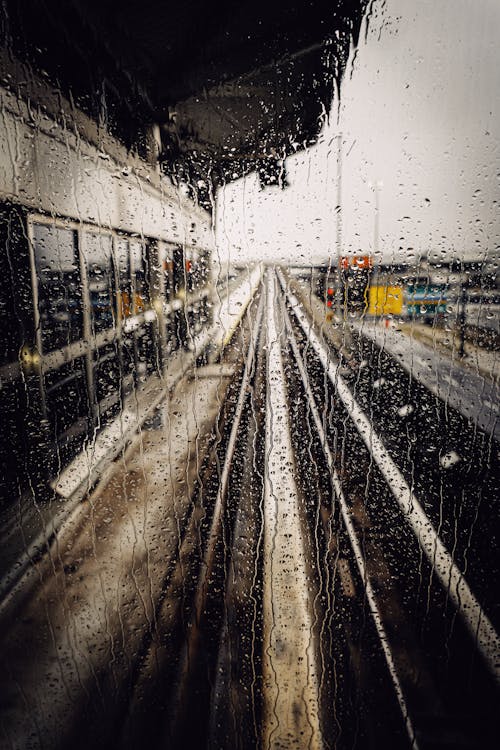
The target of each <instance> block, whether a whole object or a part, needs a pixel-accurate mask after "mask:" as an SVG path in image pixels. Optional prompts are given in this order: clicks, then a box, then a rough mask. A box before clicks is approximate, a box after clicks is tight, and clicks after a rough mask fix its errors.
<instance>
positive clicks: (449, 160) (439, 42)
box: [216, 0, 500, 263]
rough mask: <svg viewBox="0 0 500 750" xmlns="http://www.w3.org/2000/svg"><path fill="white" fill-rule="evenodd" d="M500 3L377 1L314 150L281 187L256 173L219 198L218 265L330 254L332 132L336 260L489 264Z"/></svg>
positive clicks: (499, 235)
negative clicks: (418, 257) (476, 260)
mask: <svg viewBox="0 0 500 750" xmlns="http://www.w3.org/2000/svg"><path fill="white" fill-rule="evenodd" d="M499 32H500V0H439V1H438V2H436V0H387V2H385V3H382V2H380V0H379V1H377V0H376V2H375V4H374V14H373V17H372V19H371V23H370V27H369V30H368V34H367V39H366V42H365V40H364V29H363V30H362V38H361V42H360V46H359V49H358V52H357V55H356V57H355V59H354V61H352V59H351V62H350V67H349V68H348V73H347V75H346V78H345V79H344V82H343V87H342V100H341V104H340V109H339V107H338V102H334V106H333V110H332V112H331V113H330V118H329V122H328V123H325V126H324V128H323V131H322V134H321V137H320V139H319V142H318V144H317V145H316V146H314V147H313V148H311V149H309V150H308V151H306V152H302V153H300V154H297V155H296V156H294V157H291V158H289V159H288V160H287V171H288V179H289V182H290V187H289V188H287V189H286V190H284V191H281V190H280V189H278V188H266V189H265V190H261V189H260V187H259V184H258V179H257V177H256V175H254V174H252V175H249V176H248V177H247V178H245V179H243V180H238V181H236V182H234V183H231V184H229V185H227V186H226V187H225V188H222V189H221V190H220V191H219V193H218V196H217V210H216V238H217V242H218V246H219V250H220V253H221V256H222V258H225V257H227V256H228V255H229V257H230V259H231V260H233V261H234V262H242V261H244V260H247V259H255V258H264V259H275V260H278V261H280V262H285V263H310V262H317V261H323V260H325V259H327V258H328V256H329V255H330V254H331V255H333V256H335V254H336V245H335V236H336V214H335V205H336V202H337V198H336V196H337V185H336V182H337V143H338V134H339V133H341V134H342V143H343V149H342V150H343V169H342V217H343V221H342V224H343V232H342V236H343V252H345V253H355V252H359V251H362V252H363V253H366V252H373V243H374V214H375V211H374V188H373V186H374V185H375V184H376V183H379V185H380V187H379V201H380V214H379V217H380V240H379V249H380V256H381V257H383V258H384V260H391V259H395V260H396V259H402V258H408V256H410V257H411V251H410V252H409V251H408V248H410V247H411V248H413V249H414V250H413V252H414V253H416V254H420V253H428V254H430V255H433V256H435V257H437V258H440V257H449V256H455V257H462V258H465V257H467V258H471V257H482V256H484V255H486V254H488V255H490V256H491V255H494V254H495V252H496V248H498V246H499V245H500V211H499V202H500V102H499V95H500V52H499V48H500V45H499Z"/></svg>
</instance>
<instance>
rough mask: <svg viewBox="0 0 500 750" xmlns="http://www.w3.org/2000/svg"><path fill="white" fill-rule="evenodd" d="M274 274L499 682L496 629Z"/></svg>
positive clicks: (336, 367) (499, 642)
mask: <svg viewBox="0 0 500 750" xmlns="http://www.w3.org/2000/svg"><path fill="white" fill-rule="evenodd" d="M277 274H278V278H279V281H280V284H281V287H282V289H283V291H284V293H285V294H286V297H287V299H288V302H289V304H290V306H291V308H292V310H293V313H294V315H295V317H296V319H297V321H298V322H299V324H300V326H301V328H302V330H303V332H304V334H305V335H306V337H307V338H308V340H309V342H310V344H311V346H312V348H313V350H314V351H315V352H316V354H317V356H318V358H319V360H320V362H321V364H322V365H323V367H324V368H325V371H326V372H327V374H328V377H329V379H330V381H331V383H332V385H333V386H334V388H335V389H336V392H337V393H338V395H339V397H340V398H341V400H342V402H343V404H344V406H345V408H346V410H347V413H348V414H349V416H350V418H351V420H352V421H353V422H354V424H355V426H356V428H357V430H358V432H359V434H360V436H361V438H362V439H363V442H364V443H365V445H366V447H367V448H368V450H369V451H370V453H371V455H372V456H373V459H374V460H375V462H376V464H377V466H378V468H379V469H380V472H381V473H382V476H383V477H384V479H385V481H386V482H387V484H388V486H389V488H390V489H391V492H392V494H393V495H394V497H395V499H396V501H397V503H398V505H399V507H400V509H401V511H402V512H403V514H404V516H405V517H406V519H407V521H408V523H409V524H410V526H411V528H412V530H413V532H414V534H415V536H416V537H417V539H418V542H419V544H420V546H421V548H422V550H423V552H424V553H425V555H426V557H427V559H428V561H429V563H430V564H431V567H432V569H433V570H434V571H435V572H436V575H437V576H438V578H439V580H440V582H441V584H442V586H443V587H444V589H445V591H446V592H447V593H448V595H449V596H450V598H451V600H452V601H453V603H454V605H455V607H456V608H457V611H458V613H459V614H460V616H461V618H462V620H463V621H464V623H465V625H466V627H467V629H468V630H469V632H470V634H471V636H472V638H473V639H474V640H475V642H476V643H477V646H478V649H479V651H480V653H481V655H482V656H483V658H484V661H485V663H486V664H487V666H488V668H489V670H490V672H491V674H492V675H493V677H494V678H495V680H496V681H497V682H500V638H499V636H498V634H497V632H496V630H495V628H494V627H493V625H492V623H491V622H490V620H489V618H488V616H487V614H486V613H485V612H484V611H483V609H482V607H481V605H480V604H479V602H478V601H477V599H476V597H475V596H474V594H473V592H472V590H471V589H470V587H469V585H468V583H467V581H466V580H465V578H464V576H463V574H462V572H461V571H460V570H459V568H458V566H457V565H456V563H455V562H454V560H453V557H452V556H451V555H450V553H449V552H448V550H447V549H446V547H445V545H444V544H443V542H442V541H441V539H440V537H439V535H438V534H437V532H436V530H435V528H434V526H433V524H432V522H431V520H430V519H429V518H428V516H427V515H426V513H425V511H424V509H423V508H422V505H421V504H420V501H419V500H418V498H417V497H416V495H415V494H414V492H413V490H412V489H411V488H410V486H409V485H408V483H407V482H406V480H405V478H404V477H403V474H402V473H401V471H400V470H399V468H398V467H397V466H396V464H395V463H394V461H393V459H392V458H391V456H390V454H389V452H388V450H387V449H386V447H385V445H384V443H383V441H382V439H381V438H380V437H379V435H378V434H377V433H376V431H375V429H374V427H373V425H372V424H371V422H370V421H369V419H368V418H367V417H366V415H365V414H364V412H363V410H362V409H361V407H360V406H359V404H358V403H357V401H356V399H355V398H354V395H353V393H352V392H351V390H350V388H349V387H348V385H347V384H346V382H345V381H344V379H343V378H342V376H341V374H340V371H339V365H337V364H335V363H334V362H333V361H332V359H331V357H330V355H329V352H328V349H327V348H326V347H325V344H324V343H323V342H322V341H321V340H320V339H319V337H318V336H317V334H316V332H315V331H314V329H313V324H312V322H311V321H310V320H309V319H308V318H307V316H306V314H305V312H304V311H303V309H302V305H301V304H300V302H299V301H298V299H297V297H296V296H295V295H294V294H293V293H292V292H290V290H289V289H288V287H287V285H286V281H285V279H284V276H283V273H282V272H281V270H280V269H278V270H277Z"/></svg>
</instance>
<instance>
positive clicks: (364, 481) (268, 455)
mask: <svg viewBox="0 0 500 750" xmlns="http://www.w3.org/2000/svg"><path fill="white" fill-rule="evenodd" d="M263 317H264V320H265V325H264V332H263V333H261V335H260V337H258V346H257V347H255V350H254V352H253V354H252V355H251V356H252V357H254V363H253V364H252V365H250V364H249V361H248V360H247V366H246V372H249V371H250V370H252V369H253V376H252V379H251V380H247V381H245V379H244V381H243V383H244V385H243V389H242V391H241V392H240V397H239V402H238V403H239V405H240V406H241V409H242V413H243V411H244V409H243V406H242V404H244V403H245V401H246V404H247V407H246V408H247V410H248V414H247V418H246V420H245V419H244V420H242V421H241V422H239V421H235V422H234V423H233V431H232V436H233V437H234V444H233V445H232V447H231V449H230V450H228V452H227V454H226V461H225V463H224V466H223V468H222V471H221V472H220V478H221V480H220V484H219V489H218V493H217V502H216V505H215V508H216V509H218V510H216V511H215V512H214V516H213V518H214V519H217V518H218V519H219V520H218V522H217V524H216V526H219V528H218V531H217V533H216V534H215V535H214V529H215V527H214V521H212V526H211V531H210V535H209V538H210V539H212V542H211V543H209V544H208V546H207V549H213V548H214V547H213V545H214V544H215V546H217V545H218V547H219V553H218V560H219V562H218V565H220V566H221V567H220V569H219V572H218V573H216V572H215V569H214V567H213V565H214V562H213V561H214V560H215V559H216V558H217V554H215V553H212V557H211V560H212V562H211V563H210V564H208V563H205V565H204V566H203V568H202V570H203V571H204V572H203V575H202V579H200V581H201V580H203V584H201V583H199V584H198V589H197V591H198V593H197V596H196V599H195V601H196V602H197V603H196V605H195V607H194V610H193V613H194V614H193V616H192V619H191V621H190V626H189V628H188V630H189V632H190V633H191V634H193V633H194V634H195V635H194V636H193V635H191V640H192V639H193V637H194V640H195V641H196V642H197V643H198V649H197V655H196V651H194V652H193V651H191V659H187V660H185V664H188V665H189V666H187V667H186V668H184V669H183V671H182V675H183V676H182V680H181V689H180V691H178V693H177V698H176V706H177V707H178V708H179V711H180V715H181V716H182V719H181V720H180V719H179V716H178V715H177V713H176V711H177V709H174V717H175V718H174V722H173V726H174V733H173V734H171V735H170V739H171V741H172V746H173V747H177V746H179V747H180V746H182V745H183V743H186V742H187V743H188V745H189V743H193V742H195V744H197V745H200V746H201V745H203V744H204V743H205V744H206V742H207V740H206V738H208V745H209V746H210V747H237V748H251V747H259V746H260V747H264V748H278V747H318V748H343V747H346V748H347V747H360V748H364V747H367V748H372V747H373V748H375V747H377V748H378V747H382V746H390V747H401V748H404V747H409V748H437V747H450V746H453V747H467V748H480V747H481V748H483V747H489V746H493V744H494V738H495V736H496V731H497V727H496V716H495V708H494V706H495V700H496V696H497V680H498V671H497V670H498V655H499V641H498V637H497V635H496V632H495V629H494V627H493V625H492V623H491V621H490V620H489V619H488V617H487V614H486V612H485V611H484V609H483V608H482V606H481V604H480V603H479V601H478V599H477V598H476V597H475V595H474V593H473V590H472V589H471V588H470V586H469V585H468V583H467V580H466V577H465V576H464V575H463V573H462V571H461V570H460V569H459V567H458V565H457V563H456V562H455V560H454V558H453V556H452V554H451V553H450V552H449V551H448V550H447V549H446V547H445V545H444V543H443V542H442V540H441V538H440V535H439V534H438V533H437V531H436V530H435V528H434V526H433V523H432V520H431V519H430V518H429V517H428V516H427V514H426V512H425V510H424V508H423V507H422V505H421V504H420V502H419V500H418V498H417V496H416V495H415V493H414V492H413V490H412V488H411V487H410V486H409V485H408V483H407V482H406V480H405V477H404V473H403V471H402V470H401V469H400V468H399V467H398V465H397V463H396V462H395V461H394V460H393V458H392V456H391V454H390V452H389V451H388V450H387V449H386V447H385V445H384V443H383V441H382V439H381V438H380V436H378V435H377V431H376V428H375V426H374V425H373V424H372V422H371V421H370V420H369V418H368V417H367V416H366V414H365V413H364V411H363V409H362V408H361V407H360V405H359V404H358V403H357V401H356V399H355V396H354V395H353V393H352V391H351V390H350V388H349V385H348V384H347V383H346V382H345V381H344V380H343V378H342V376H341V375H340V373H339V365H338V362H337V363H336V362H335V361H334V352H333V351H332V350H331V349H330V348H329V347H328V346H327V345H326V344H325V342H324V341H321V339H320V337H319V336H317V334H316V333H315V331H314V330H313V328H312V325H311V321H310V319H309V318H308V316H307V315H306V313H305V311H304V309H303V308H302V306H301V305H300V304H299V302H298V300H297V298H296V297H295V296H294V295H293V294H292V293H290V292H289V291H287V287H286V282H285V280H284V278H283V276H281V275H280V274H279V273H278V276H275V275H274V272H273V271H268V275H267V281H266V302H265V311H264V312H263ZM255 336H256V339H257V334H255ZM249 386H250V387H249ZM241 456H244V457H245V459H244V461H243V462H242V461H241V460H239V457H241ZM229 485H231V487H232V490H231V492H228V489H227V488H228V486H229ZM224 498H225V499H224ZM221 504H222V505H224V506H225V510H224V511H222V510H221ZM221 513H223V515H224V518H225V522H224V524H222V525H221V520H220V519H221V518H222V515H221ZM246 522H247V523H248V528H245V523H246ZM245 532H247V533H245ZM216 540H217V541H216ZM214 555H215V556H214ZM200 591H203V592H204V597H205V598H204V599H203V602H204V603H203V605H201V604H200V602H201V601H202V600H201V599H200V598H199V597H200ZM210 601H211V605H209V604H207V602H210ZM200 642H202V643H203V644H204V645H203V647H200ZM207 654H210V657H209V658H207ZM201 685H203V688H201V687H200V686H201ZM186 686H188V687H186ZM195 706H196V712H197V716H198V718H199V722H196V723H193V722H192V715H193V711H194V707H195ZM202 706H204V709H203V708H202ZM203 716H204V720H202V717H203Z"/></svg>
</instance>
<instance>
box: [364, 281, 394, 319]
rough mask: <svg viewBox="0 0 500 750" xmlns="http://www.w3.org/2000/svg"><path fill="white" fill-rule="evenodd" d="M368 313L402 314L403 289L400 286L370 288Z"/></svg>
mask: <svg viewBox="0 0 500 750" xmlns="http://www.w3.org/2000/svg"><path fill="white" fill-rule="evenodd" d="M367 312H368V315H401V313H402V312H403V289H402V287H400V286H371V287H370V288H369V290H368V310H367Z"/></svg>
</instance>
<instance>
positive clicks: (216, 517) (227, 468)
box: [173, 296, 264, 705]
mask: <svg viewBox="0 0 500 750" xmlns="http://www.w3.org/2000/svg"><path fill="white" fill-rule="evenodd" d="M263 303H264V297H263V296H262V297H261V298H260V300H259V306H258V309H257V314H256V317H255V322H254V325H253V327H252V329H251V333H250V344H249V347H248V353H247V357H246V360H245V367H244V371H243V378H242V381H241V386H240V390H239V395H238V401H237V403H236V408H235V412H234V416H233V421H232V426H231V432H230V435H229V441H228V445H227V448H226V454H225V458H224V464H223V467H222V471H221V475H220V480H219V486H218V488H217V496H216V499H215V503H214V510H213V514H212V520H211V522H210V529H209V532H208V537H207V544H206V547H205V553H204V555H203V560H202V563H201V566H200V572H199V575H198V581H197V584H196V591H195V595H194V605H193V610H192V615H191V618H190V623H189V627H188V629H187V632H188V633H189V634H190V636H189V637H188V639H187V640H186V641H185V642H184V645H183V648H182V655H181V658H180V669H179V674H180V675H181V679H180V680H179V683H178V687H177V689H176V695H175V698H174V701H173V704H174V705H182V693H183V690H184V689H185V682H184V679H183V678H185V677H187V675H188V674H189V666H190V661H191V659H192V655H191V648H192V645H193V644H192V640H191V638H196V637H197V633H198V628H196V627H195V626H196V625H197V624H199V622H200V620H201V618H202V613H203V607H204V603H205V598H206V593H207V588H208V585H209V581H210V574H211V572H212V568H213V565H214V560H215V552H216V547H217V541H218V539H219V536H220V530H221V524H222V517H223V512H224V503H225V497H226V493H227V486H228V482H229V476H230V473H231V470H232V461H233V456H234V451H235V448H236V443H237V440H238V432H239V427H240V422H241V417H242V415H243V409H244V406H245V402H246V399H247V396H248V391H249V385H250V381H251V378H252V375H253V369H254V362H255V354H256V350H257V342H258V339H259V335H260V329H261V324H262V317H263V312H264V304H263ZM248 315H250V312H248Z"/></svg>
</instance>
